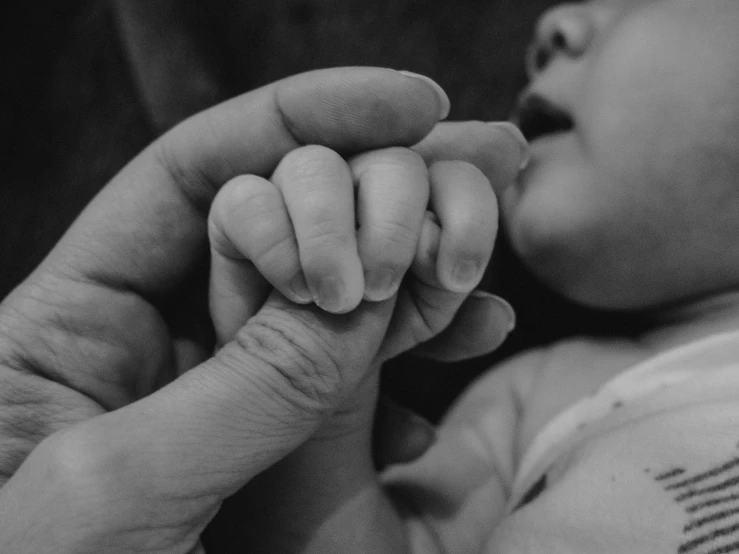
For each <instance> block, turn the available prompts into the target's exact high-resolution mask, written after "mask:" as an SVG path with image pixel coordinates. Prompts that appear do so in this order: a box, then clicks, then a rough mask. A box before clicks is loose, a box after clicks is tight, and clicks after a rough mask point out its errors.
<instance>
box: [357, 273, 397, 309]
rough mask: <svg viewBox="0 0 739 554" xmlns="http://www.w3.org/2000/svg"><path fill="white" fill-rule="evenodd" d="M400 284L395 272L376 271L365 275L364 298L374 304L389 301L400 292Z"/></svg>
mask: <svg viewBox="0 0 739 554" xmlns="http://www.w3.org/2000/svg"><path fill="white" fill-rule="evenodd" d="M398 287H399V283H398V282H397V279H396V277H395V272H394V271H392V270H390V269H376V270H374V271H368V272H366V273H365V274H364V297H365V298H366V299H367V300H370V301H372V302H380V301H382V300H387V299H388V298H390V297H391V296H392V295H393V294H395V293H396V292H397V291H398Z"/></svg>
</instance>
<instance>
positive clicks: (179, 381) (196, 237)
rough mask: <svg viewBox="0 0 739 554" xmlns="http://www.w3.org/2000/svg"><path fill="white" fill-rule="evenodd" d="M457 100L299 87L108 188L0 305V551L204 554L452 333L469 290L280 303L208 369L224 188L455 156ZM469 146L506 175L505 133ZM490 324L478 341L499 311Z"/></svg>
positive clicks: (359, 75) (205, 127)
mask: <svg viewBox="0 0 739 554" xmlns="http://www.w3.org/2000/svg"><path fill="white" fill-rule="evenodd" d="M445 104H446V100H445V98H444V96H443V93H439V91H438V90H437V88H436V87H435V86H430V85H429V83H428V82H427V81H425V80H423V79H418V78H414V77H408V76H405V75H402V74H400V73H398V72H395V71H392V70H383V69H372V68H368V69H365V68H349V69H336V70H326V71H322V72H315V73H310V74H306V75H301V76H296V77H293V78H290V79H287V80H284V81H281V82H278V83H275V84H272V85H269V86H266V87H263V88H261V89H258V90H255V91H253V92H251V93H249V94H246V95H243V96H240V97H237V98H234V99H232V100H231V101H229V102H227V103H224V104H221V105H219V106H216V107H214V108H213V109H211V110H209V111H206V112H203V113H201V114H199V115H198V116H196V117H194V118H192V119H189V120H187V121H186V122H184V123H183V124H182V125H180V126H178V127H177V128H175V129H173V130H172V131H171V132H169V133H167V134H166V135H164V136H163V137H161V138H160V139H159V140H158V141H156V142H154V143H153V144H152V145H150V147H149V148H147V149H146V150H145V151H143V152H142V153H141V154H140V155H139V156H138V157H137V158H136V159H134V160H132V161H131V163H130V164H129V165H128V166H127V167H126V168H125V169H124V170H122V171H121V172H120V173H119V174H118V175H117V176H116V178H115V179H113V181H112V182H111V183H109V184H108V186H106V187H105V188H104V189H103V191H102V192H101V193H100V194H99V195H98V196H97V197H96V198H95V199H94V201H93V202H92V203H91V204H90V205H89V206H88V207H87V208H86V210H85V211H84V212H83V213H82V214H81V215H80V217H79V218H78V220H77V221H76V222H75V224H74V225H73V226H72V227H71V228H70V229H69V230H68V232H67V233H66V235H65V236H64V237H63V239H62V240H61V241H60V243H59V244H58V245H57V246H56V247H55V249H54V250H53V251H52V252H51V254H50V255H49V256H48V257H47V258H46V260H45V261H44V262H43V263H42V264H41V266H39V267H38V268H37V270H36V271H35V272H34V273H33V274H32V275H31V276H30V277H29V278H28V279H27V280H26V281H25V282H24V283H22V284H21V286H19V287H18V288H17V289H16V290H15V291H14V292H13V293H12V294H11V295H10V296H9V297H8V298H6V299H5V301H4V302H3V303H2V304H1V305H0V381H1V383H0V384H1V386H0V391H2V392H1V393H0V395H1V396H0V451H1V452H2V456H0V475H1V476H2V485H3V486H2V488H1V489H0V550H2V551H4V552H5V551H7V552H19V553H21V552H22V553H25V552H29V553H31V552H33V553H34V554H39V553H44V552H75V553H82V552H101V551H103V552H111V553H114V552H142V553H143V552H160V553H173V554H174V553H181V552H188V553H190V552H193V553H200V552H202V546H201V544H200V535H201V533H202V531H203V529H204V528H205V526H206V525H207V523H208V522H209V521H210V520H211V519H212V518H213V516H214V515H215V514H216V512H217V511H218V509H219V508H220V506H221V504H222V502H223V500H224V499H225V498H227V497H231V496H233V495H234V494H235V493H236V492H237V491H239V490H240V489H241V488H242V487H243V486H244V485H245V484H246V483H247V482H248V481H249V480H250V479H252V478H253V477H254V476H255V475H257V474H259V473H260V472H261V471H263V470H264V469H265V468H267V467H270V466H272V465H273V464H274V463H276V462H277V461H278V460H280V459H281V458H283V457H284V456H285V455H286V454H288V453H289V452H290V451H291V450H293V449H295V448H297V447H299V446H300V444H301V443H302V442H304V441H305V440H307V439H308V437H309V436H311V435H312V434H313V433H316V432H317V431H319V430H323V429H325V428H324V426H323V425H322V423H323V421H324V419H325V418H327V417H328V416H329V415H331V414H334V413H337V415H338V414H339V413H340V410H339V412H337V409H338V408H340V407H341V406H342V402H343V401H344V400H345V399H346V397H347V395H350V393H351V392H352V391H353V390H354V389H355V388H356V387H358V386H360V385H362V384H364V383H366V382H370V383H371V382H372V376H374V375H376V371H375V370H376V368H377V365H378V363H379V362H380V361H381V360H383V359H384V358H385V356H386V353H385V352H386V350H387V351H390V352H393V351H395V352H397V351H398V350H405V349H408V348H412V347H413V346H415V345H416V344H418V343H420V342H424V341H426V340H428V339H431V338H432V337H433V336H435V335H436V334H437V333H439V332H440V331H442V330H443V329H444V327H446V326H447V325H448V324H449V323H450V322H451V321H452V319H453V318H454V317H455V312H457V310H458V309H459V308H460V306H463V303H466V302H465V297H466V294H465V293H460V292H450V291H447V290H444V289H441V288H438V287H434V286H431V285H427V284H424V283H421V282H418V283H413V284H411V285H410V286H408V287H405V288H403V289H402V296H403V299H399V298H390V299H388V300H386V301H382V302H372V303H370V302H364V303H362V304H360V305H359V307H358V308H357V309H356V310H354V311H352V312H351V313H349V314H341V315H337V314H331V313H327V312H324V311H322V310H320V309H317V308H316V307H315V306H299V305H295V304H292V303H290V302H288V301H287V300H286V299H285V298H284V297H282V296H281V295H279V294H277V293H274V294H271V295H270V296H269V297H268V298H266V300H265V299H264V297H262V298H261V300H264V303H263V304H261V305H260V306H259V309H258V311H257V313H256V314H255V315H254V317H252V318H251V319H250V320H249V322H248V324H247V325H245V326H243V327H242V328H241V329H240V330H239V331H238V333H237V335H236V336H235V337H234V340H232V341H230V342H228V343H227V344H226V345H225V346H224V347H223V348H221V349H220V350H219V351H218V353H217V354H216V355H215V356H211V353H212V352H213V346H214V341H213V337H212V336H211V334H210V333H209V332H208V331H209V327H210V321H209V318H208V314H207V306H206V304H207V290H206V288H205V286H204V285H205V282H206V281H207V267H205V264H204V262H206V261H207V257H206V256H205V255H206V253H207V248H208V235H207V221H206V218H207V213H208V209H209V207H210V205H211V202H212V200H213V198H214V196H215V195H216V193H217V191H218V189H219V187H221V186H222V185H223V184H224V183H227V182H229V181H230V180H231V179H233V178H234V177H237V176H239V175H243V174H253V175H258V176H262V177H266V176H269V175H271V174H272V173H273V171H274V170H275V168H276V167H277V166H278V164H279V163H280V161H281V160H282V159H283V158H284V157H285V156H286V155H287V154H288V153H289V152H291V151H292V150H294V149H296V148H299V147H301V146H303V145H305V144H319V145H323V146H324V147H326V148H328V149H331V150H333V151H335V152H341V153H342V154H343V155H347V156H351V155H352V154H353V153H358V152H364V151H367V150H376V149H378V148H384V147H389V146H396V147H397V146H405V147H408V146H411V145H414V144H417V143H418V142H419V141H420V140H421V139H423V138H424V137H427V138H428V140H429V141H430V142H429V143H426V144H427V145H428V146H429V149H430V150H432V151H433V150H434V145H435V146H436V147H438V148H439V149H440V150H437V152H441V151H445V148H444V145H445V144H447V141H448V139H449V134H448V133H446V132H445V131H444V130H443V129H441V130H439V131H438V134H437V132H436V130H435V127H436V124H437V122H438V120H439V118H440V117H441V115H442V112H443V111H444V110H445ZM475 128H477V129H475ZM432 130H434V133H431V131H432ZM430 133H431V134H430ZM451 135H452V136H454V129H451ZM465 135H466V136H467V137H468V141H469V142H467V143H466V144H467V147H468V148H469V152H470V153H472V152H480V151H484V150H489V149H492V150H493V151H496V152H499V153H500V157H499V158H498V161H501V162H503V163H502V164H501V165H500V167H498V169H499V172H496V171H495V170H494V168H493V167H492V166H485V164H482V165H483V166H484V167H485V170H486V171H489V172H490V173H489V174H490V177H489V180H496V179H502V180H503V181H511V180H512V178H513V174H514V172H515V169H516V168H517V167H518V165H519V164H520V156H521V147H520V145H519V144H518V142H517V141H516V140H515V138H513V137H512V136H511V135H510V133H504V132H503V133H501V132H500V130H496V129H494V128H492V127H490V126H487V125H484V124H480V123H478V124H474V123H473V124H472V125H471V127H470V128H467V130H466V132H465ZM446 152H447V154H449V155H451V156H452V159H455V158H457V156H456V155H455V154H454V149H451V150H449V151H446ZM420 155H421V156H423V155H425V153H421V154H420ZM443 159H447V160H448V159H449V158H446V157H444V158H443ZM476 171H477V173H476V175H477V176H479V175H480V171H479V170H476ZM488 192H489V191H488ZM489 198H490V199H491V200H494V199H493V198H492V195H490V196H489ZM491 241H492V237H491ZM487 248H488V250H487V252H489V245H488V247H487ZM456 249H457V247H456V246H454V245H453V247H452V248H451V250H452V252H454V251H455V250H456ZM198 292H200V296H198ZM472 301H473V304H474V301H475V299H474V298H472ZM483 302H484V300H483ZM255 303H256V302H255ZM396 305H397V306H398V308H399V312H398V313H399V319H400V322H398V323H397V324H396V327H395V331H391V332H388V327H389V326H390V325H392V324H393V321H394V315H395V312H394V308H395V307H396ZM460 313H461V314H464V313H465V310H464V309H462V310H460ZM470 313H472V314H477V315H479V313H480V312H476V311H475V310H472V312H470ZM483 313H487V315H488V316H490V319H488V320H486V321H485V323H484V325H483V327H482V331H483V332H484V333H487V332H489V327H486V326H488V325H492V327H493V328H499V327H500V326H499V323H500V322H501V319H500V318H501V316H504V315H505V314H504V313H501V312H500V311H498V312H497V313H496V312H495V310H493V311H489V312H485V311H483ZM475 321H479V319H477V318H475V319H474V320H469V321H467V324H474V322H475ZM402 322H406V323H408V322H409V323H408V324H401V323H402ZM458 323H459V324H462V325H465V321H464V320H461V321H459V322H458ZM502 327H503V329H505V328H506V324H505V323H504V324H503V326H502ZM478 331H479V329H478ZM483 336H484V334H483V333H480V334H478V338H482V337H483ZM457 353H459V350H457ZM362 398H366V399H370V398H371V397H370V396H369V395H365V396H362ZM370 405H371V406H373V401H370ZM366 413H368V412H367V411H363V412H362V414H366ZM350 419H351V418H350ZM366 427H367V426H366V425H363V426H362V428H363V429H364V428H366ZM329 428H330V426H329ZM368 444H369V443H368ZM367 452H368V453H369V449H367ZM368 459H369V458H368Z"/></svg>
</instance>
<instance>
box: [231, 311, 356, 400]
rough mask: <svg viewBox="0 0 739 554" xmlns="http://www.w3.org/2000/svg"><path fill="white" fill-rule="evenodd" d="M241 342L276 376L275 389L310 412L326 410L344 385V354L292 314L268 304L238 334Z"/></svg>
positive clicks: (241, 344)
mask: <svg viewBox="0 0 739 554" xmlns="http://www.w3.org/2000/svg"><path fill="white" fill-rule="evenodd" d="M236 342H237V344H238V345H239V346H240V347H241V348H242V349H243V350H245V351H247V352H248V353H249V355H250V356H253V357H255V358H256V359H257V360H259V361H260V362H262V363H263V364H264V366H266V368H268V370H269V371H270V372H271V376H272V378H273V379H276V386H274V387H272V392H273V393H275V394H278V395H280V396H282V397H283V400H285V401H286V402H288V403H290V404H292V405H294V406H296V407H297V408H299V409H300V410H302V411H305V412H307V413H323V412H325V411H326V410H327V409H329V408H330V407H331V406H333V404H334V401H335V399H336V398H337V396H338V395H339V394H340V391H341V390H342V388H343V385H344V383H343V380H344V376H343V374H342V363H341V359H340V357H341V355H340V353H338V352H337V349H336V348H335V345H333V344H332V343H331V341H330V340H329V339H327V338H326V337H324V336H322V334H321V333H320V332H317V331H313V330H311V329H310V328H309V327H308V326H307V325H304V324H302V323H301V322H300V321H299V320H297V319H296V318H294V317H293V316H292V315H290V314H288V313H286V312H283V311H281V310H278V309H273V308H265V309H263V310H262V311H261V312H260V313H259V314H257V315H256V316H255V317H253V318H252V319H250V320H249V322H248V323H247V325H246V326H244V327H243V328H242V329H241V330H240V331H239V333H238V334H237V336H236Z"/></svg>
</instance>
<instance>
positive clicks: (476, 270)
mask: <svg viewBox="0 0 739 554" xmlns="http://www.w3.org/2000/svg"><path fill="white" fill-rule="evenodd" d="M451 277H452V286H453V290H454V291H455V292H467V291H469V290H471V289H472V288H473V287H474V286H475V285H477V281H478V280H479V277H480V264H478V263H477V262H476V261H474V260H460V261H458V262H457V263H456V264H455V265H454V268H453V269H452V275H451Z"/></svg>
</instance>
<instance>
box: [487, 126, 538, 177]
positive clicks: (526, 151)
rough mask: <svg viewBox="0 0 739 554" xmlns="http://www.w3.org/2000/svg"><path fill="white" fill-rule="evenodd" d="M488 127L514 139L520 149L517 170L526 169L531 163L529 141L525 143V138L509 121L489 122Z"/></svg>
mask: <svg viewBox="0 0 739 554" xmlns="http://www.w3.org/2000/svg"><path fill="white" fill-rule="evenodd" d="M489 125H491V126H493V127H495V128H496V129H501V130H503V131H505V132H507V133H508V134H510V135H511V136H512V137H513V138H514V139H515V141H516V142H517V143H518V145H519V146H520V148H521V162H520V164H519V166H518V169H519V171H523V170H524V169H526V166H528V165H529V162H530V161H531V148H530V147H529V141H527V140H526V137H525V136H523V133H522V132H521V129H519V128H518V127H516V126H515V125H514V124H513V123H511V122H510V121H491V122H490V123H489Z"/></svg>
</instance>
